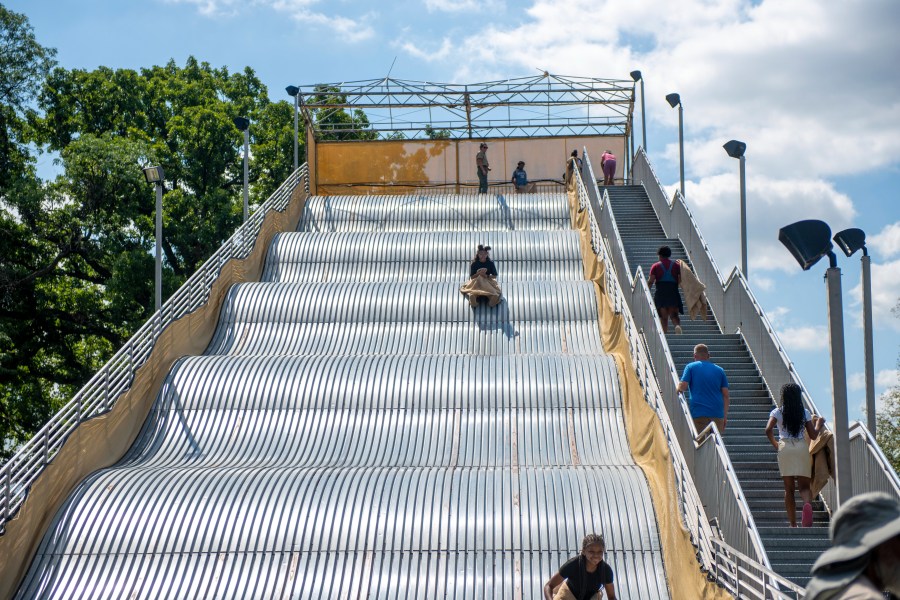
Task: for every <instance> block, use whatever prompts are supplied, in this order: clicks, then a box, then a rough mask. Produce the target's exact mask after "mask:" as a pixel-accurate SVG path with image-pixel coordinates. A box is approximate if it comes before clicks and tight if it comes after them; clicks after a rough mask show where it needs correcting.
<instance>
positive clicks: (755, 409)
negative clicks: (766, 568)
mask: <svg viewBox="0 0 900 600" xmlns="http://www.w3.org/2000/svg"><path fill="white" fill-rule="evenodd" d="M602 189H604V190H605V191H606V192H607V193H608V195H609V200H610V204H611V207H612V211H613V214H614V215H615V218H616V224H617V226H618V229H619V233H620V235H621V238H622V244H623V246H624V249H625V255H626V257H627V260H628V269H629V272H631V273H634V272H635V271H636V270H637V268H638V267H639V266H640V267H641V268H642V270H643V272H644V274H645V276H646V275H647V274H649V271H650V266H651V265H652V264H653V263H654V262H656V260H657V256H656V252H657V249H658V248H659V247H660V246H662V245H668V246H669V247H670V248H671V249H672V258H673V259H682V260H685V261H687V262H688V264H690V260H689V259H688V257H687V255H686V253H685V250H684V247H683V245H682V244H681V241H680V240H678V239H667V238H666V237H665V233H664V232H663V229H662V226H661V225H660V223H659V219H658V218H657V215H656V213H655V212H654V210H653V207H652V205H651V203H650V200H649V198H648V197H647V194H646V192H645V190H644V188H643V186H615V187H605V188H602ZM681 325H682V328H683V331H684V332H683V334H682V335H676V334H675V333H673V330H674V328H672V327H670V329H669V334H668V335H667V341H668V344H669V349H670V352H671V354H672V358H673V360H674V361H675V366H676V369H677V370H678V372H679V373H681V372H682V371H683V369H684V366H685V365H686V364H687V363H688V362H690V361H692V360H693V347H694V345H695V344H698V343H704V344H706V345H707V346H709V349H710V356H711V359H712V361H713V362H715V363H716V364H718V365H719V366H721V367H722V368H723V369H725V372H726V374H727V375H728V382H729V389H730V392H731V396H730V397H731V405H730V410H729V414H728V426H727V428H726V431H725V433H724V435H723V439H724V442H725V447H726V448H727V450H728V454H729V456H730V458H731V462H732V464H733V465H734V468H735V471H736V475H737V478H738V481H739V482H740V485H741V487H742V489H743V491H744V494H745V496H746V498H747V501H748V504H749V506H750V510H751V514H752V516H753V519H754V521H755V522H756V526H757V529H758V531H759V533H760V536H761V538H762V540H763V543H764V545H765V549H766V553H767V554H768V557H769V561H770V562H771V565H772V568H773V569H774V570H775V571H776V572H777V573H779V574H781V575H782V576H784V577H786V578H788V579H790V580H791V581H793V582H795V583H797V584H800V585H805V584H806V581H807V580H808V579H809V569H810V567H811V566H812V564H813V562H815V559H816V558H817V557H818V556H819V554H821V552H822V551H823V550H825V549H826V548H828V546H829V543H828V518H829V517H828V513H827V511H825V510H824V506H823V504H822V503H821V501H818V500H817V501H815V502H814V503H813V507H814V509H815V513H814V525H813V527H811V528H797V529H790V528H789V527H788V525H787V517H786V515H785V510H784V500H783V498H784V488H783V484H782V481H781V477H780V476H779V472H778V463H777V460H776V454H775V452H774V451H773V449H772V447H771V445H770V444H769V442H768V440H767V439H766V437H765V435H764V433H763V430H764V428H765V424H766V421H767V419H768V415H769V412H770V411H771V410H772V408H773V407H774V403H773V399H772V397H771V396H770V394H769V392H768V390H767V388H766V386H765V383H764V382H763V379H762V377H761V376H760V374H759V371H758V370H757V367H756V364H755V362H754V360H753V357H752V355H751V354H750V352H749V350H748V349H747V347H746V345H745V344H744V341H743V338H742V336H741V335H740V334H739V333H723V332H722V330H721V329H720V327H719V325H718V323H717V322H716V319H715V315H713V314H712V312H711V311H710V312H708V314H707V319H706V320H705V321H704V320H700V319H698V320H695V321H691V320H690V318H688V316H687V315H683V317H682V322H681ZM795 496H796V501H797V507H798V522H799V509H800V508H802V506H803V504H802V501H801V500H800V496H799V494H798V493H796V492H795Z"/></svg>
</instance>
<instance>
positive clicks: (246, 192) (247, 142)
mask: <svg viewBox="0 0 900 600" xmlns="http://www.w3.org/2000/svg"><path fill="white" fill-rule="evenodd" d="M249 153H250V128H249V127H248V128H247V129H244V223H246V222H247V217H248V216H250V187H249V181H250V168H249V165H248V162H247V160H248V154H249Z"/></svg>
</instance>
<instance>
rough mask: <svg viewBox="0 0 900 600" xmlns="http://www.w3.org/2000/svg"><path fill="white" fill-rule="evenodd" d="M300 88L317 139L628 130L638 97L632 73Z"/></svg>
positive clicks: (623, 132)
mask: <svg viewBox="0 0 900 600" xmlns="http://www.w3.org/2000/svg"><path fill="white" fill-rule="evenodd" d="M299 89H300V91H299V94H298V97H299V106H300V110H301V111H302V112H303V116H304V118H305V119H306V122H307V124H308V126H309V128H310V130H311V132H312V134H313V136H314V137H315V140H316V141H319V140H322V139H345V140H346V139H353V138H354V137H355V134H368V135H365V136H364V139H435V138H437V139H464V138H473V137H479V138H482V137H483V138H489V137H538V136H553V137H555V136H586V135H591V136H596V135H616V136H618V135H624V136H628V135H629V134H630V131H631V123H632V120H631V119H632V116H633V112H634V99H635V95H634V92H635V84H634V82H633V81H631V80H613V79H594V78H589V77H564V76H559V75H551V74H550V73H547V72H544V73H543V74H542V75H538V76H536V77H520V78H516V79H504V80H498V81H487V82H483V83H472V84H450V83H431V82H421V81H404V80H399V79H391V78H388V77H386V78H383V79H370V80H365V81H350V82H342V83H328V84H316V85H308V86H300V87H299ZM334 111H345V113H346V114H347V116H349V120H347V119H346V117H345V118H343V119H341V120H340V121H346V122H335V121H332V120H330V119H329V118H328V117H329V116H330V115H332V114H333V112H334ZM358 111H362V113H364V114H365V119H364V120H361V119H358V118H357V117H358V115H359V112H358ZM360 137H361V138H362V137H363V136H362V135H360Z"/></svg>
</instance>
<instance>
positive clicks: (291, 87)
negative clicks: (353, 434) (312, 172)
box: [284, 85, 300, 171]
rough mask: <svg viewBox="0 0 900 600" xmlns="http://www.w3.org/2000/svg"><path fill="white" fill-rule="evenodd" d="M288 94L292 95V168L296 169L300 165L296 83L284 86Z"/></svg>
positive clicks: (298, 95) (297, 89)
mask: <svg viewBox="0 0 900 600" xmlns="http://www.w3.org/2000/svg"><path fill="white" fill-rule="evenodd" d="M284 89H285V90H286V91H287V93H288V96H292V97H293V98H294V170H295V171H296V170H297V167H299V166H300V138H299V133H300V132H299V129H298V127H299V123H298V117H297V113H298V112H300V106H299V104H300V88H298V87H297V86H296V85H289V86H287V87H286V88H284Z"/></svg>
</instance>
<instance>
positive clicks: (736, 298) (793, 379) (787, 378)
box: [633, 151, 900, 507]
mask: <svg viewBox="0 0 900 600" xmlns="http://www.w3.org/2000/svg"><path fill="white" fill-rule="evenodd" d="M633 169H634V170H635V175H636V176H635V180H636V181H638V182H640V184H641V185H643V186H644V189H645V191H646V192H647V195H648V196H649V197H650V200H651V203H652V204H653V208H654V210H655V211H656V213H657V217H658V218H659V220H660V222H661V223H662V224H663V229H664V231H666V235H667V236H669V237H677V238H679V239H680V240H681V241H682V244H683V245H684V247H685V250H686V251H687V253H688V256H689V257H690V259H691V263H692V265H693V266H694V272H695V273H696V274H697V276H698V278H699V279H700V280H701V281H703V282H705V283H706V295H707V299H708V300H709V303H710V308H711V309H712V311H713V314H715V315H716V319H717V320H718V322H719V324H720V325H721V326H722V329H723V331H726V332H727V331H732V332H736V333H739V334H740V335H741V337H742V338H743V339H744V342H745V343H746V345H747V348H748V349H749V350H750V353H751V354H752V355H753V358H754V361H755V362H756V366H757V368H758V369H759V372H760V375H761V376H762V378H763V381H764V382H765V384H766V387H767V388H768V389H769V392H770V394H771V396H772V398H773V399H775V398H777V397H778V393H779V391H780V389H781V386H782V385H783V384H785V383H796V384H798V385H799V386H800V387H801V388H802V389H803V390H805V391H804V394H803V402H804V405H805V406H806V407H807V409H809V411H810V413H812V414H821V411H819V409H818V407H817V406H816V404H815V402H814V400H813V398H812V397H811V396H810V395H809V393H808V391H806V390H808V388H807V387H806V386H804V385H803V381H802V380H801V378H800V375H799V373H798V372H797V369H796V367H795V366H794V364H793V362H792V361H791V359H790V357H788V355H787V352H786V351H785V350H784V346H783V345H782V343H781V341H780V340H779V338H778V336H777V334H776V333H775V330H774V328H773V327H772V325H771V322H770V321H769V319H768V317H766V315H765V312H764V311H763V309H762V307H761V306H760V304H759V302H757V300H756V297H755V296H754V294H753V292H752V291H751V290H750V286H749V284H748V282H747V279H746V278H745V276H744V274H743V273H741V272H740V270H739V269H737V268H736V267H735V268H734V269H733V270H732V273H731V275H730V276H729V277H728V279H727V280H725V281H723V279H722V277H721V271H720V270H719V268H718V266H717V265H716V262H715V260H714V259H713V257H712V254H711V253H710V251H709V246H708V245H707V244H706V242H705V240H704V239H703V236H702V234H701V233H700V229H699V227H698V225H697V222H696V220H695V219H694V216H693V214H692V213H691V211H690V209H689V208H688V207H687V205H686V203H685V200H684V197H683V196H682V195H681V193H680V191H676V192H675V194H674V198H673V200H672V203H671V204H669V203H668V201H667V200H666V196H665V192H664V189H663V187H662V184H661V183H660V182H659V178H658V177H657V176H656V173H655V172H654V170H653V167H652V165H650V161H649V159H648V158H647V156H646V154H645V153H644V152H643V151H640V152H639V153H638V156H637V159H636V160H635V161H634V166H633ZM716 284H718V285H716ZM826 426H827V425H826ZM851 429H852V430H854V431H859V430H858V429H856V428H851ZM856 435H860V434H858V433H857V434H856ZM865 439H868V438H865ZM860 441H863V440H858V442H860ZM876 448H878V445H877V443H869V442H864V443H855V444H851V446H850V454H851V462H853V463H854V464H856V465H858V466H860V467H863V466H864V468H860V469H854V470H852V471H851V473H853V475H852V479H853V481H852V484H851V485H852V489H853V490H854V491H853V493H854V494H860V493H864V492H867V491H878V490H881V491H887V492H888V493H892V494H894V495H895V497H897V498H898V499H900V484H898V483H897V474H896V472H894V471H893V469H892V467H891V466H890V463H889V462H888V461H887V459H886V457H885V456H884V454H883V453H882V452H881V451H880V450H878V451H875V450H874V449H876ZM868 472H876V473H880V472H886V473H890V474H892V476H891V477H889V479H891V480H892V482H891V484H890V485H887V484H885V485H875V484H874V482H872V481H870V480H868V479H867V478H866V477H865V475H864V474H865V473H868ZM822 496H823V498H824V500H825V504H826V505H827V506H828V507H833V506H835V505H836V490H835V489H834V481H833V480H829V482H828V484H827V485H826V486H825V488H824V489H823V490H822Z"/></svg>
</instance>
